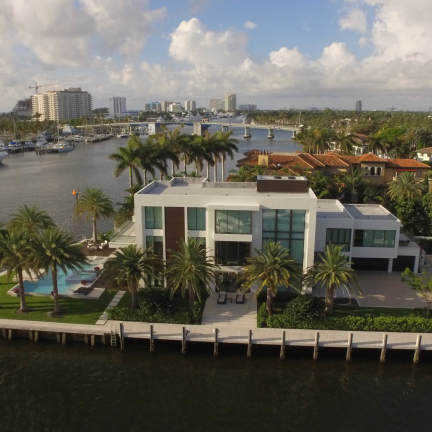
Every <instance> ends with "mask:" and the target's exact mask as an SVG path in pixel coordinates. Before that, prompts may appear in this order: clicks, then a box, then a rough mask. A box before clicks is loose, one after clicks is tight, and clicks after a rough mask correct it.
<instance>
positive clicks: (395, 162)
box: [387, 159, 431, 169]
mask: <svg viewBox="0 0 432 432" xmlns="http://www.w3.org/2000/svg"><path fill="white" fill-rule="evenodd" d="M387 161H388V163H389V165H390V166H391V167H393V168H415V169H431V167H430V166H429V165H426V164H424V163H423V162H419V161H418V160H415V159H387Z"/></svg>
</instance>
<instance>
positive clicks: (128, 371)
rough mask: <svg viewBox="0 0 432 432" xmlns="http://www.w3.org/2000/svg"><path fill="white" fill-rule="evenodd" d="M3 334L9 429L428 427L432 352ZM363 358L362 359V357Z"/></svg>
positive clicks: (0, 399)
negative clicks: (415, 355)
mask: <svg viewBox="0 0 432 432" xmlns="http://www.w3.org/2000/svg"><path fill="white" fill-rule="evenodd" d="M178 349H179V347H178V346H176V345H171V346H170V347H166V346H165V347H161V346H160V345H157V346H156V352H155V353H153V354H150V353H148V347H147V345H146V344H144V343H141V344H137V345H134V346H131V345H130V344H129V345H128V347H127V350H126V352H125V353H120V352H119V351H117V350H115V351H114V350H113V351H112V350H111V349H110V348H102V347H100V348H95V349H89V348H88V347H85V346H83V345H78V344H77V345H69V346H66V347H60V346H58V345H57V344H54V343H48V342H42V343H40V344H38V345H34V344H30V343H29V342H27V341H14V342H12V343H6V342H4V341H1V342H0V365H1V367H0V390H1V391H0V430H1V431H75V432H76V431H210V432H211V431H269V432H270V431H272V432H273V431H285V432H286V431H332V432H334V431H352V432H355V431H392V432H395V431H428V430H430V427H431V421H432V413H431V409H430V404H431V402H430V400H431V399H430V397H431V388H432V368H431V363H430V361H431V359H429V361H428V363H426V362H425V363H421V364H420V365H418V366H416V367H414V366H412V365H411V364H410V359H409V358H408V357H406V356H405V357H403V358H397V357H396V358H392V359H390V360H389V362H388V363H387V364H385V365H380V364H379V362H378V353H377V352H374V353H370V355H361V354H360V353H354V354H355V356H356V357H355V359H354V360H353V362H352V363H351V364H347V363H345V361H344V360H343V357H344V356H343V353H342V352H336V353H335V352H333V353H324V354H323V355H322V357H321V359H320V360H318V361H317V362H314V361H313V360H312V359H311V352H310V351H308V352H302V353H300V354H299V353H297V352H296V353H293V352H289V356H288V358H287V359H286V360H285V361H281V360H279V359H278V356H277V354H278V353H277V350H274V351H270V352H269V351H267V352H261V353H259V355H255V356H254V357H253V358H252V359H251V360H246V358H245V355H244V354H245V353H244V349H241V350H240V349H238V350H237V349H234V348H232V349H231V348H230V349H228V348H226V347H222V349H221V353H220V357H219V358H217V359H214V358H213V357H212V356H211V347H210V345H208V346H207V347H200V348H198V347H195V346H194V347H192V348H191V351H192V352H190V353H189V354H188V355H186V356H182V355H181V354H180V353H179V351H178ZM360 355H361V357H360V358H359V356H360Z"/></svg>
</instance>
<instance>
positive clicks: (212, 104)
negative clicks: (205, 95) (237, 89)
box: [209, 98, 225, 111]
mask: <svg viewBox="0 0 432 432" xmlns="http://www.w3.org/2000/svg"><path fill="white" fill-rule="evenodd" d="M224 108H225V105H224V101H223V99H217V98H215V99H210V101H209V110H210V111H219V110H222V111H223V110H224Z"/></svg>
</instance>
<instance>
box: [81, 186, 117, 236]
mask: <svg viewBox="0 0 432 432" xmlns="http://www.w3.org/2000/svg"><path fill="white" fill-rule="evenodd" d="M76 213H77V214H78V215H79V216H81V215H84V214H86V215H87V217H88V218H89V219H90V220H91V221H92V227H93V234H92V238H93V241H94V242H95V243H97V229H96V222H97V220H98V219H100V218H108V217H110V216H112V215H113V213H114V208H113V205H112V201H111V199H110V198H109V197H108V196H106V195H105V193H104V192H103V190H102V189H94V188H88V189H86V190H85V191H84V192H83V193H81V195H80V197H79V199H78V202H77V205H76Z"/></svg>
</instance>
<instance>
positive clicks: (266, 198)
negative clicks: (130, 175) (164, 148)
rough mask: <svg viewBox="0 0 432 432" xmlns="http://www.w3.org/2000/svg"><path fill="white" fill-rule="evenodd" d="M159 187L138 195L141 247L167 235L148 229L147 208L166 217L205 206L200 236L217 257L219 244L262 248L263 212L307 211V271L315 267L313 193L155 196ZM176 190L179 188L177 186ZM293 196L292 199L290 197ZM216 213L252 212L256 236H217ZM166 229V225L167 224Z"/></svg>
mask: <svg viewBox="0 0 432 432" xmlns="http://www.w3.org/2000/svg"><path fill="white" fill-rule="evenodd" d="M155 184H156V182H155V183H153V184H150V185H148V186H147V189H146V190H147V193H137V194H136V195H135V226H136V236H137V244H138V245H139V246H141V247H145V246H146V245H145V236H146V235H155V236H164V229H162V230H146V229H145V214H144V207H147V206H149V207H150V206H151V207H162V215H163V216H162V217H164V213H165V210H164V209H165V207H184V208H185V212H187V210H186V208H187V207H204V208H206V231H205V232H198V233H199V234H200V235H199V236H200V237H206V246H207V248H208V250H209V254H210V255H211V256H214V254H215V241H245V242H251V252H252V254H253V253H254V251H255V249H261V247H262V210H263V209H265V208H268V209H286V210H305V211H306V214H305V237H304V258H303V268H304V270H306V269H307V268H308V267H310V266H312V265H313V262H314V250H315V229H316V203H317V199H316V196H315V195H314V193H313V192H312V190H309V193H308V194H304V193H303V194H294V193H291V194H284V193H279V194H276V193H272V194H266V193H256V194H255V195H252V196H244V197H243V196H242V197H240V196H236V195H230V196H225V195H215V194H214V193H212V192H211V189H210V188H209V190H208V193H207V194H206V188H203V189H202V195H201V194H200V195H197V194H190V195H185V194H178V195H177V194H157V193H155V194H152V193H151V188H152V187H154V185H155ZM174 187H175V186H174ZM287 195H289V197H287ZM216 210H249V211H252V234H217V233H215V211H216ZM185 221H186V222H185V236H187V235H188V234H191V233H196V232H190V233H189V232H188V230H187V213H186V214H185ZM163 227H164V224H163Z"/></svg>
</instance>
